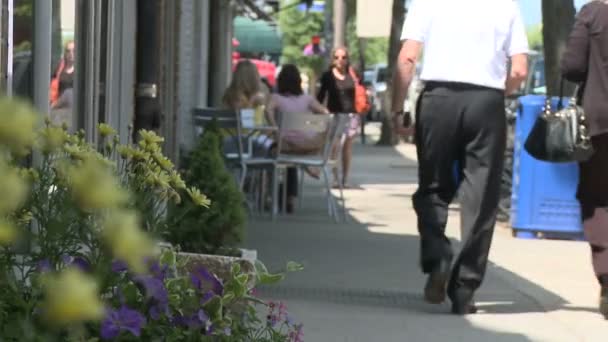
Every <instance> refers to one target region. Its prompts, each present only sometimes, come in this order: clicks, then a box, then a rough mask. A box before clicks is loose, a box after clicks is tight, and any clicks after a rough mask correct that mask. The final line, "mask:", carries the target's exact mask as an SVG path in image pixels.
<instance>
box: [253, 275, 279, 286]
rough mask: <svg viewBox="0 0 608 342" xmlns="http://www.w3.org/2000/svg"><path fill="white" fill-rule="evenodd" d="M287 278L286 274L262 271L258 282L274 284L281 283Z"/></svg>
mask: <svg viewBox="0 0 608 342" xmlns="http://www.w3.org/2000/svg"><path fill="white" fill-rule="evenodd" d="M283 279H285V275H284V274H282V273H279V274H270V273H262V274H260V275H258V280H259V281H258V283H259V284H260V285H272V284H276V283H279V282H281V281H283Z"/></svg>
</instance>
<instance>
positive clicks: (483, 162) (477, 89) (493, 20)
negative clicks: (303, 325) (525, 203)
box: [392, 0, 528, 314]
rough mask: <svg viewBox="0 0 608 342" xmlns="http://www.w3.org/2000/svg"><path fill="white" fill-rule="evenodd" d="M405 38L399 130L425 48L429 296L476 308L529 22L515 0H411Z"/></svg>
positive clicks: (423, 190)
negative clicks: (456, 226)
mask: <svg viewBox="0 0 608 342" xmlns="http://www.w3.org/2000/svg"><path fill="white" fill-rule="evenodd" d="M401 38H402V41H403V43H402V44H403V45H402V48H401V51H400V53H399V59H398V61H397V64H396V70H395V75H394V82H393V98H392V109H393V112H394V118H395V127H396V130H397V131H398V133H403V131H404V129H405V127H407V126H408V123H409V122H411V120H410V118H404V115H403V101H404V99H405V96H406V93H407V89H408V87H409V85H410V82H411V80H412V77H413V75H414V71H415V67H416V62H417V61H418V58H419V56H420V54H421V52H422V51H423V49H424V58H423V61H422V63H423V66H422V74H421V76H420V78H421V80H422V81H424V82H425V87H424V90H423V91H422V93H421V95H420V97H419V101H418V106H417V107H418V108H417V113H416V120H415V125H416V127H415V141H416V148H417V153H418V173H419V184H418V190H417V191H416V193H415V194H414V196H413V205H414V209H415V210H416V213H417V216H418V231H419V232H420V239H421V246H420V248H421V253H420V255H421V260H420V262H421V266H422V270H423V272H424V273H425V274H428V279H427V283H426V286H425V289H424V293H425V298H426V300H427V301H428V302H430V303H441V302H443V301H444V300H445V297H446V294H447V296H448V297H449V298H450V300H451V302H452V312H453V313H455V314H469V313H474V312H476V310H477V309H476V307H475V305H474V303H473V295H474V292H475V291H476V290H477V289H478V288H479V286H480V285H481V282H482V281H483V278H484V274H485V271H486V264H487V261H488V254H489V250H490V244H491V241H492V235H493V232H494V224H495V222H496V214H497V208H498V201H499V194H500V182H501V172H502V167H503V156H504V149H505V143H506V118H505V108H504V98H505V93H507V94H508V93H511V92H513V91H514V90H516V89H517V88H518V87H519V86H520V84H521V82H522V81H523V80H524V79H525V77H526V74H527V53H528V41H527V38H526V33H525V28H524V25H523V22H522V19H521V13H520V11H519V7H518V5H517V2H515V1H513V0H460V1H454V0H413V1H412V2H411V5H410V9H409V12H408V15H407V19H406V22H405V25H404V27H403V34H402V37H401ZM509 59H510V62H511V69H510V73H509V75H507V62H508V61H509ZM455 165H457V167H458V171H459V172H458V173H459V177H455V174H454V166H455ZM459 189H460V196H459V200H460V207H461V224H462V228H463V229H462V231H463V248H462V251H461V253H460V255H458V257H457V258H456V259H455V260H453V251H452V248H451V246H450V241H449V239H448V238H447V237H446V236H445V227H446V224H447V217H448V206H449V204H450V203H451V202H452V200H453V199H454V197H455V195H456V192H457V191H458V190H459Z"/></svg>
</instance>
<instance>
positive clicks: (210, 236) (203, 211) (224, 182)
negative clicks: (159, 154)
mask: <svg viewBox="0 0 608 342" xmlns="http://www.w3.org/2000/svg"><path fill="white" fill-rule="evenodd" d="M221 137H222V135H221V132H220V131H219V130H218V129H217V128H214V127H211V126H210V127H207V128H206V129H205V132H204V133H203V135H202V137H201V138H200V139H199V142H198V144H197V146H196V147H195V148H194V150H193V151H192V152H191V154H190V156H189V158H188V160H187V169H186V171H185V174H184V179H185V180H186V182H187V183H188V184H192V185H194V186H195V187H197V188H198V189H201V191H203V193H205V194H207V195H209V196H210V197H212V198H213V202H212V203H211V204H210V205H209V207H208V208H201V207H198V206H196V204H195V203H192V201H190V200H188V199H186V200H185V201H183V202H182V203H180V205H177V206H175V207H174V208H173V209H174V210H171V216H173V217H175V218H174V219H173V220H172V221H174V222H175V229H173V230H172V231H171V234H170V235H169V237H168V238H169V241H170V242H171V243H173V244H175V245H179V246H180V248H182V250H184V251H187V252H195V253H210V254H217V253H219V252H220V249H229V248H231V247H235V246H236V245H237V244H239V243H240V242H242V241H243V238H244V235H245V219H246V212H245V208H244V206H243V204H244V203H245V199H244V197H243V193H242V192H241V191H240V189H239V187H238V185H237V184H236V181H235V180H234V177H233V176H232V174H231V173H230V172H229V171H228V170H227V169H226V167H225V163H224V159H223V155H222V147H221V142H220V140H221Z"/></svg>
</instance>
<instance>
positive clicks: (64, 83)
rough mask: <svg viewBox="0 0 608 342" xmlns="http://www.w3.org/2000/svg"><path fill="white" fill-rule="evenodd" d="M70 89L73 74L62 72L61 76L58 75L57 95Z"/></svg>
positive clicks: (72, 86)
mask: <svg viewBox="0 0 608 342" xmlns="http://www.w3.org/2000/svg"><path fill="white" fill-rule="evenodd" d="M70 88H74V72H71V73H67V72H66V71H65V70H63V71H62V72H61V74H59V95H61V94H63V92H64V91H65V90H66V89H70Z"/></svg>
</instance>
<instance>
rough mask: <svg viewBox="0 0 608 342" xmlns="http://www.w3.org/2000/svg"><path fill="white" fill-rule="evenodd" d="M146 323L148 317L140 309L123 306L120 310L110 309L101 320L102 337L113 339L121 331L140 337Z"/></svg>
mask: <svg viewBox="0 0 608 342" xmlns="http://www.w3.org/2000/svg"><path fill="white" fill-rule="evenodd" d="M145 325H146V318H145V317H144V315H142V314H141V313H139V312H138V311H135V310H131V309H129V308H128V307H126V306H122V307H121V308H120V309H118V310H109V311H108V313H107V315H106V318H105V319H104V320H103V321H102V322H101V338H102V339H104V340H112V339H114V338H116V337H118V335H120V333H121V332H123V331H126V332H129V333H131V334H132V335H133V336H136V337H139V336H140V335H141V329H142V328H143V327H144V326H145Z"/></svg>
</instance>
